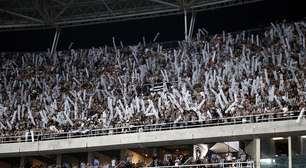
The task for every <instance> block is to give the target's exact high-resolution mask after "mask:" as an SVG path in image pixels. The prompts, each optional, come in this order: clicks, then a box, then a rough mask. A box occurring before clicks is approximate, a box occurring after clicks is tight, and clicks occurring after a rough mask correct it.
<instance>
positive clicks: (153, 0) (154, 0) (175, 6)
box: [149, 0, 180, 8]
mask: <svg viewBox="0 0 306 168" xmlns="http://www.w3.org/2000/svg"><path fill="white" fill-rule="evenodd" d="M149 1H152V2H156V3H159V4H163V5H167V6H170V7H174V8H179V7H180V6H179V5H177V4H174V3H170V2H166V1H162V0H149Z"/></svg>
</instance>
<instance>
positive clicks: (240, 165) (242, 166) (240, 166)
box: [144, 161, 255, 168]
mask: <svg viewBox="0 0 306 168" xmlns="http://www.w3.org/2000/svg"><path fill="white" fill-rule="evenodd" d="M158 167H159V168H233V167H235V168H254V167H255V164H254V161H248V162H229V163H209V164H192V165H178V166H158ZM144 168H156V167H144Z"/></svg>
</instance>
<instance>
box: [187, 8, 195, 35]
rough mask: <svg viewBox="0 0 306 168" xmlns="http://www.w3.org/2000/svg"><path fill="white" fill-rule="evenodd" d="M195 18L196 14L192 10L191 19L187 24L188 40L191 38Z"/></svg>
mask: <svg viewBox="0 0 306 168" xmlns="http://www.w3.org/2000/svg"><path fill="white" fill-rule="evenodd" d="M195 19H196V14H195V13H194V12H192V16H191V21H190V25H189V34H188V39H189V40H191V38H192V34H193V30H194V23H195Z"/></svg>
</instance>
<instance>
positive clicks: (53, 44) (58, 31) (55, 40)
mask: <svg viewBox="0 0 306 168" xmlns="http://www.w3.org/2000/svg"><path fill="white" fill-rule="evenodd" d="M60 34H61V31H60V30H59V29H56V31H55V35H54V39H53V43H52V48H51V55H53V54H54V52H55V51H56V49H57V44H58V39H59V36H60Z"/></svg>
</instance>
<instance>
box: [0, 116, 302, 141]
mask: <svg viewBox="0 0 306 168" xmlns="http://www.w3.org/2000/svg"><path fill="white" fill-rule="evenodd" d="M299 113H300V112H298V111H292V112H286V113H282V112H280V113H265V114H257V115H248V116H238V117H226V118H218V119H209V120H205V121H199V120H197V121H185V122H172V123H160V124H151V125H130V126H128V127H117V128H102V129H93V130H89V129H85V130H72V131H70V132H61V133H54V132H48V133H43V132H35V131H33V134H31V133H27V135H28V137H25V135H26V133H25V134H24V135H22V136H2V137H0V143H2V144H3V143H20V142H34V141H47V140H56V139H70V138H81V137H92V136H107V135H116V134H130V133H139V132H153V131H165V130H177V129H187V128H201V127H213V126H224V125H237V124H247V123H260V122H273V121H282V120H297V119H298V116H299ZM303 117H304V118H305V115H303Z"/></svg>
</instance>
